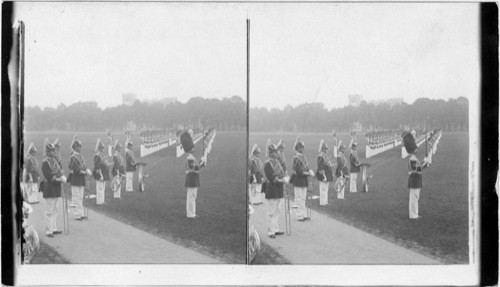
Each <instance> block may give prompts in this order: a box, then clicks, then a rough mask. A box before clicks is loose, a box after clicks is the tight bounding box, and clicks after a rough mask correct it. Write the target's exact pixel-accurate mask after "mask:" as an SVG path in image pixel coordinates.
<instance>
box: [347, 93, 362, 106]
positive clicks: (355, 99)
mask: <svg viewBox="0 0 500 287" xmlns="http://www.w3.org/2000/svg"><path fill="white" fill-rule="evenodd" d="M362 100H363V95H349V106H353V107H357V106H359V105H360V104H361V101H362Z"/></svg>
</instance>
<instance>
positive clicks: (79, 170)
mask: <svg viewBox="0 0 500 287" xmlns="http://www.w3.org/2000/svg"><path fill="white" fill-rule="evenodd" d="M56 162H57V161H56ZM68 167H69V170H70V172H71V173H72V175H71V176H70V184H71V185H72V186H85V175H86V173H87V167H85V160H84V159H83V156H82V155H81V154H80V153H78V152H73V154H72V155H71V157H70V158H69V165H68Z"/></svg>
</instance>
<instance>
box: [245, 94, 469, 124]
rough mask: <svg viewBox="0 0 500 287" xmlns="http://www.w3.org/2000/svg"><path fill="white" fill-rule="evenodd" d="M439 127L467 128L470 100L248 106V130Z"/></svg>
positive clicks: (422, 99) (461, 98) (462, 98)
mask: <svg viewBox="0 0 500 287" xmlns="http://www.w3.org/2000/svg"><path fill="white" fill-rule="evenodd" d="M426 125H427V127H428V128H429V129H430V128H434V127H439V128H441V129H442V130H443V131H468V129H469V101H468V99H467V98H465V97H459V98H457V99H448V101H445V100H441V99H440V100H431V99H428V98H419V99H417V100H416V101H415V102H414V103H413V104H411V105H410V104H407V103H404V102H403V103H401V104H397V105H394V106H392V107H391V106H390V105H389V104H388V103H383V104H372V103H367V102H365V101H362V102H361V104H360V105H359V106H357V107H354V106H346V107H342V108H334V109H331V110H328V109H326V108H325V107H324V105H323V104H322V103H305V104H301V105H298V106H296V107H292V106H290V105H287V106H286V107H285V108H283V109H276V108H273V109H270V110H268V109H267V108H251V109H250V123H249V126H250V131H289V132H330V131H332V130H336V131H339V132H345V131H350V130H353V129H354V127H359V126H361V127H362V130H363V131H368V130H377V129H378V130H381V129H400V128H405V127H407V128H408V127H409V128H425V126H426Z"/></svg>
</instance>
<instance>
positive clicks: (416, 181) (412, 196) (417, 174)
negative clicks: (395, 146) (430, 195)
mask: <svg viewBox="0 0 500 287" xmlns="http://www.w3.org/2000/svg"><path fill="white" fill-rule="evenodd" d="M403 143H404V145H405V148H406V151H407V152H408V154H410V158H409V159H408V185H407V188H408V191H409V215H410V219H419V218H420V216H419V215H418V199H419V197H420V190H421V188H422V170H423V169H424V168H426V167H427V162H425V161H424V163H423V164H421V163H420V161H419V160H418V158H417V150H418V148H417V145H416V143H415V137H414V136H413V133H412V134H411V135H406V136H405V137H404V138H403Z"/></svg>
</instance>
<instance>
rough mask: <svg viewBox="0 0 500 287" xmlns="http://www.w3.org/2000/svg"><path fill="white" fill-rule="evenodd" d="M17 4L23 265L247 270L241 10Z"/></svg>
mask: <svg viewBox="0 0 500 287" xmlns="http://www.w3.org/2000/svg"><path fill="white" fill-rule="evenodd" d="M221 6H224V9H220V8H221ZM13 7H14V12H13V15H14V17H12V19H15V20H13V21H12V23H11V24H12V32H13V51H14V52H13V53H12V55H11V56H12V57H13V60H14V61H11V62H10V68H11V69H12V70H14V71H15V72H14V75H15V76H16V78H17V79H16V80H14V81H13V82H14V85H12V82H11V86H12V87H13V88H14V89H17V94H15V95H16V98H17V100H18V101H19V103H20V108H19V118H20V121H19V126H18V130H19V131H20V134H21V136H20V137H19V146H18V147H19V163H20V165H19V168H18V170H17V172H18V173H19V179H20V180H19V183H18V184H19V185H18V188H17V190H16V191H15V192H16V193H15V195H16V196H14V198H17V203H18V204H19V205H18V206H19V207H20V208H21V207H22V208H21V209H22V213H23V214H22V218H23V220H22V226H20V227H19V228H18V231H21V230H23V231H24V232H18V233H17V235H16V236H17V243H18V247H19V248H20V250H22V252H20V256H21V257H22V258H21V262H23V263H24V264H92V263H103V264H115V263H127V264H148V263H151V264H246V263H247V257H248V256H247V254H248V250H247V249H248V247H247V246H248V244H247V233H248V232H247V218H248V204H247V190H246V189H247V184H246V182H247V158H248V156H247V154H248V152H247V149H248V147H247V114H246V111H247V88H246V87H247V57H246V56H245V55H246V53H247V49H248V43H247V25H248V23H247V20H246V18H247V17H246V12H245V11H244V10H242V9H241V8H239V7H237V6H231V5H222V4H211V5H203V4H201V3H187V4H186V3H184V4H180V3H132V2H130V3H125V2H122V3H106V2H105V3H98V2H95V3H92V2H84V3H75V2H73V3H55V2H37V3H35V2H21V3H14V5H13ZM11 80H12V79H11Z"/></svg>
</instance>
